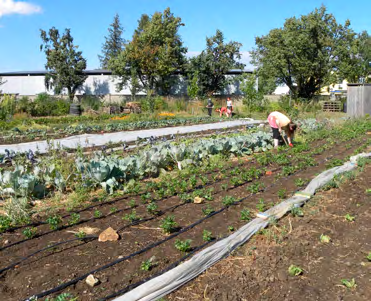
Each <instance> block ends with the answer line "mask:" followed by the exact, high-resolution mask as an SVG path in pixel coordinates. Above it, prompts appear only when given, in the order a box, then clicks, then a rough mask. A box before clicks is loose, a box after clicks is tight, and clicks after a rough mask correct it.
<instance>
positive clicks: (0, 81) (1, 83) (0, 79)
mask: <svg viewBox="0 0 371 301" xmlns="http://www.w3.org/2000/svg"><path fill="white" fill-rule="evenodd" d="M3 84H5V82H4V81H3V78H2V77H1V76H0V86H1V85H3ZM2 92H3V91H2V90H0V94H1V93H2Z"/></svg>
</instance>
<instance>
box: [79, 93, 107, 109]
mask: <svg viewBox="0 0 371 301" xmlns="http://www.w3.org/2000/svg"><path fill="white" fill-rule="evenodd" d="M101 107H102V101H101V99H100V98H99V97H96V96H94V95H85V96H84V97H83V98H82V99H81V108H82V109H83V110H84V111H85V110H88V109H92V110H94V111H98V110H99V109H100V108H101Z"/></svg>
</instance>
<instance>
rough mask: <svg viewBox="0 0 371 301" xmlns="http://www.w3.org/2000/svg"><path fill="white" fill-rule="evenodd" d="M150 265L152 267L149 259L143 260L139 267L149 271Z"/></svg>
mask: <svg viewBox="0 0 371 301" xmlns="http://www.w3.org/2000/svg"><path fill="white" fill-rule="evenodd" d="M152 267H153V264H152V262H151V260H150V259H148V260H145V261H143V262H142V264H141V265H140V269H141V270H142V271H150V270H151V269H152Z"/></svg>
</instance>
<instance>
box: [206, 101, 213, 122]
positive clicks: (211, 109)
mask: <svg viewBox="0 0 371 301" xmlns="http://www.w3.org/2000/svg"><path fill="white" fill-rule="evenodd" d="M206 108H207V111H208V114H209V116H210V117H211V114H212V112H213V108H214V104H213V102H212V101H211V98H209V99H208V100H207V105H206Z"/></svg>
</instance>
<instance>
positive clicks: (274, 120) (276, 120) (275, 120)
mask: <svg viewBox="0 0 371 301" xmlns="http://www.w3.org/2000/svg"><path fill="white" fill-rule="evenodd" d="M268 123H269V125H270V126H271V127H272V128H274V129H278V126H277V125H279V126H280V127H283V126H286V125H288V124H289V123H290V119H289V118H288V117H287V116H286V115H284V114H282V113H280V112H272V113H270V114H269V116H268Z"/></svg>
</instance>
